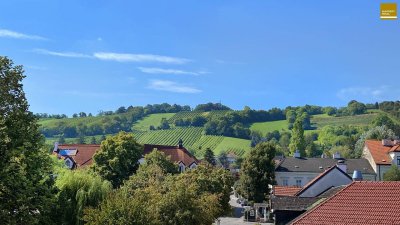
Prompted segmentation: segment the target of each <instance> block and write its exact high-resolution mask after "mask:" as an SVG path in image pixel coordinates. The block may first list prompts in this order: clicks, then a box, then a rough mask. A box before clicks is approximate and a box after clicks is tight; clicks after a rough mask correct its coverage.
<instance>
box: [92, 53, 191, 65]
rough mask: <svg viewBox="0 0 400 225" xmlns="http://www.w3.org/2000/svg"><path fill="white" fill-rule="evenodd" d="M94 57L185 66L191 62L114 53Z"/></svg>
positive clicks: (153, 56)
mask: <svg viewBox="0 0 400 225" xmlns="http://www.w3.org/2000/svg"><path fill="white" fill-rule="evenodd" d="M93 56H94V57H95V58H97V59H101V60H109V61H117V62H159V63H169V64H185V63H187V62H190V60H189V59H184V58H175V57H170V56H162V55H151V54H125V53H113V52H96V53H94V54H93Z"/></svg>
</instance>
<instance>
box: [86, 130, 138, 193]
mask: <svg viewBox="0 0 400 225" xmlns="http://www.w3.org/2000/svg"><path fill="white" fill-rule="evenodd" d="M142 154H143V146H142V145H140V144H139V143H137V142H136V140H135V138H134V137H133V134H128V133H126V132H123V131H121V132H120V133H118V134H117V135H116V136H113V137H107V139H106V140H105V141H103V142H102V143H101V145H100V149H99V151H97V152H96V154H95V155H94V156H93V161H94V163H93V166H92V167H93V170H94V171H95V172H97V173H98V174H99V175H100V176H101V177H103V178H104V179H106V180H108V181H110V182H111V184H112V185H113V187H114V188H115V187H119V186H120V185H121V184H122V183H123V181H124V180H126V179H127V178H129V176H131V175H132V174H133V173H134V172H135V171H136V170H137V168H138V160H139V159H140V158H141V157H142Z"/></svg>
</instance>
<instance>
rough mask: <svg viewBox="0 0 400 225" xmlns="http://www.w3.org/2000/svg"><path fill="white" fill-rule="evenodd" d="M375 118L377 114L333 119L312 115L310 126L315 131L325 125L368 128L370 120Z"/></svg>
mask: <svg viewBox="0 0 400 225" xmlns="http://www.w3.org/2000/svg"><path fill="white" fill-rule="evenodd" d="M376 116H377V114H363V115H356V116H342V117H334V116H328V115H326V114H321V115H314V116H313V117H311V124H312V126H314V127H317V129H321V128H322V127H324V126H326V125H335V126H340V125H358V126H368V125H369V124H370V123H371V122H372V120H374V118H375V117H376Z"/></svg>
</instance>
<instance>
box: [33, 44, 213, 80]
mask: <svg viewBox="0 0 400 225" xmlns="http://www.w3.org/2000/svg"><path fill="white" fill-rule="evenodd" d="M33 52H36V53H39V54H43V55H53V56H59V57H70V58H94V59H99V60H108V61H116V62H142V63H146V62H150V63H151V62H153V63H166V64H185V63H187V62H190V61H191V60H189V59H185V58H176V57H170V56H162V55H151V54H121V53H112V52H95V53H93V54H92V55H91V54H83V53H79V52H58V51H50V50H47V49H34V50H33ZM143 69H144V70H146V68H143ZM148 69H150V70H146V71H150V73H156V72H155V70H154V69H157V68H148ZM151 70H152V71H151ZM167 72H169V73H176V74H178V73H181V74H188V73H191V72H189V71H182V70H163V69H159V70H158V72H157V73H167ZM199 73H205V72H199ZM193 75H195V74H193Z"/></svg>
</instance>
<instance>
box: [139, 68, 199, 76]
mask: <svg viewBox="0 0 400 225" xmlns="http://www.w3.org/2000/svg"><path fill="white" fill-rule="evenodd" d="M138 69H139V70H140V71H142V72H143V73H150V74H175V75H193V76H198V75H200V74H205V73H206V72H202V71H200V72H192V71H185V70H176V69H163V68H154V67H138Z"/></svg>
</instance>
